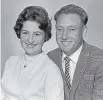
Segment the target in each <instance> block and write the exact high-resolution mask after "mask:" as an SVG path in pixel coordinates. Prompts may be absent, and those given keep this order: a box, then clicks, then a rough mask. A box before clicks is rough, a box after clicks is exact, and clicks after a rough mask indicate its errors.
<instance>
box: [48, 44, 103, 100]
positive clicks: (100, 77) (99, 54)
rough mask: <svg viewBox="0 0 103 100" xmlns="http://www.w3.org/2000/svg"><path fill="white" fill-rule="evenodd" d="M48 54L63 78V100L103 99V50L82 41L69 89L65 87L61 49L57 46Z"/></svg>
mask: <svg viewBox="0 0 103 100" xmlns="http://www.w3.org/2000/svg"><path fill="white" fill-rule="evenodd" d="M48 56H49V57H50V58H51V59H52V60H53V61H54V62H55V63H56V64H57V66H58V67H59V69H60V71H61V74H62V77H63V80H64V91H65V93H64V95H65V100H103V50H102V49H99V48H97V47H94V46H92V45H89V44H87V43H86V42H84V43H83V48H82V50H81V53H80V56H79V59H78V62H77V64H76V69H75V72H74V77H73V81H72V87H71V91H70V90H69V89H68V88H67V84H66V82H65V75H64V72H63V69H62V60H61V59H62V58H61V57H62V51H61V49H60V48H57V49H55V50H53V51H51V52H49V53H48Z"/></svg>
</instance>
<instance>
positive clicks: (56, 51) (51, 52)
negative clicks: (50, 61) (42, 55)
mask: <svg viewBox="0 0 103 100" xmlns="http://www.w3.org/2000/svg"><path fill="white" fill-rule="evenodd" d="M58 52H60V48H56V49H54V50H52V51H50V52H48V53H47V55H48V56H52V55H56V54H57V53H58Z"/></svg>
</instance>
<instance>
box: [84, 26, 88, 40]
mask: <svg viewBox="0 0 103 100" xmlns="http://www.w3.org/2000/svg"><path fill="white" fill-rule="evenodd" d="M87 29H88V27H87V25H85V26H84V29H83V38H84V37H85V36H86V35H87Z"/></svg>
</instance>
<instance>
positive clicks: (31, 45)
mask: <svg viewBox="0 0 103 100" xmlns="http://www.w3.org/2000/svg"><path fill="white" fill-rule="evenodd" d="M26 45H27V47H28V48H34V47H35V46H36V45H37V44H26Z"/></svg>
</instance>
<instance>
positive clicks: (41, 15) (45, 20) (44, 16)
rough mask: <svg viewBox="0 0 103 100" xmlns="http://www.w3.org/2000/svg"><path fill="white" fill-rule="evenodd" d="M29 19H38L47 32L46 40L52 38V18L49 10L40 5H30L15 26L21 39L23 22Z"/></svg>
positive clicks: (41, 27) (42, 28)
mask: <svg viewBox="0 0 103 100" xmlns="http://www.w3.org/2000/svg"><path fill="white" fill-rule="evenodd" d="M28 20H30V21H36V22H38V23H39V24H40V26H39V28H40V29H41V30H43V31H44V33H45V41H48V40H49V39H50V38H51V20H50V19H49V16H48V13H47V11H46V10H45V9H44V8H43V7H40V6H29V7H26V8H25V9H24V10H23V11H22V12H21V13H20V15H19V16H18V18H17V20H16V24H15V26H14V30H15V32H16V35H17V37H18V38H19V39H20V34H21V29H22V27H23V23H24V22H25V21H28Z"/></svg>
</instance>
